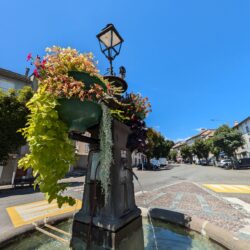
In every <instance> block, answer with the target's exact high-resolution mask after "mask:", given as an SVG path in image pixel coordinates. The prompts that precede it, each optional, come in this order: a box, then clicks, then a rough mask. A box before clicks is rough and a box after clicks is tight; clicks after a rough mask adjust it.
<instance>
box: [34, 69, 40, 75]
mask: <svg viewBox="0 0 250 250" xmlns="http://www.w3.org/2000/svg"><path fill="white" fill-rule="evenodd" d="M33 73H34V76H35V77H39V74H38V71H37V69H34V72H33Z"/></svg>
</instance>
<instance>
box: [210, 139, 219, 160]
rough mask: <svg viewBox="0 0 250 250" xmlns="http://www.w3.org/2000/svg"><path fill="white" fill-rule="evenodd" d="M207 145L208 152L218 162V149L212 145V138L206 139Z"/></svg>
mask: <svg viewBox="0 0 250 250" xmlns="http://www.w3.org/2000/svg"><path fill="white" fill-rule="evenodd" d="M207 144H208V146H209V149H210V152H211V153H212V154H213V155H214V157H215V158H216V161H218V160H219V156H220V149H219V148H218V147H216V146H215V145H214V140H213V138H209V139H207Z"/></svg>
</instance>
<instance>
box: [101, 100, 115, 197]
mask: <svg viewBox="0 0 250 250" xmlns="http://www.w3.org/2000/svg"><path fill="white" fill-rule="evenodd" d="M101 107H102V120H101V124H100V135H99V137H100V171H99V173H100V175H99V176H100V180H101V185H102V188H103V190H104V193H105V202H107V199H108V194H109V184H110V166H111V163H112V160H113V158H112V145H113V142H112V131H111V122H112V116H111V113H110V110H109V108H108V107H107V106H106V105H105V104H103V103H102V104H101Z"/></svg>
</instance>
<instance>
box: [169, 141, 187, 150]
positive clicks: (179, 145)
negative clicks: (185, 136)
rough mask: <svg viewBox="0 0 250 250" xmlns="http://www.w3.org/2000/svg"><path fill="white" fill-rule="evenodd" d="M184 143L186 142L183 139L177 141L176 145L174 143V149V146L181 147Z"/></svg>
mask: <svg viewBox="0 0 250 250" xmlns="http://www.w3.org/2000/svg"><path fill="white" fill-rule="evenodd" d="M183 144H184V142H183V141H181V142H177V143H175V145H174V146H173V147H172V148H173V149H174V148H178V147H181V146H182V145H183Z"/></svg>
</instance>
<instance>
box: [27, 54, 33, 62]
mask: <svg viewBox="0 0 250 250" xmlns="http://www.w3.org/2000/svg"><path fill="white" fill-rule="evenodd" d="M30 59H32V54H31V53H29V54H28V56H27V61H29V60H30Z"/></svg>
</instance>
